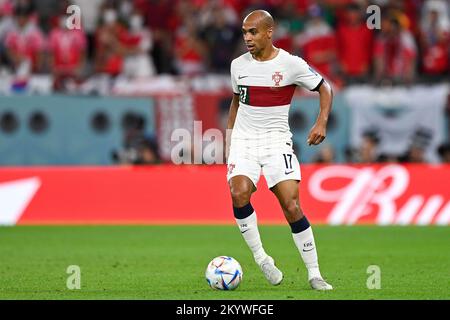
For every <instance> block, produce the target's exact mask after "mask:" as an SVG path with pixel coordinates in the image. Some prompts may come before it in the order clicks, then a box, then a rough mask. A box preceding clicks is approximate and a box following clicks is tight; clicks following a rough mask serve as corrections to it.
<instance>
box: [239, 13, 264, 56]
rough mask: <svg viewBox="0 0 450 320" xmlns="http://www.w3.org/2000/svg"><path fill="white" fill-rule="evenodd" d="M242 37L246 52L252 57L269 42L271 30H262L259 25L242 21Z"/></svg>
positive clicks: (262, 27)
mask: <svg viewBox="0 0 450 320" xmlns="http://www.w3.org/2000/svg"><path fill="white" fill-rule="evenodd" d="M242 35H243V36H244V42H245V45H246V47H247V50H248V51H250V53H251V54H252V55H258V54H259V53H260V52H261V51H263V50H264V49H265V48H266V47H267V46H268V44H269V42H270V36H271V29H267V28H264V26H261V24H257V23H255V22H253V21H244V23H243V25H242Z"/></svg>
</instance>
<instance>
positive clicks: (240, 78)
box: [238, 76, 250, 80]
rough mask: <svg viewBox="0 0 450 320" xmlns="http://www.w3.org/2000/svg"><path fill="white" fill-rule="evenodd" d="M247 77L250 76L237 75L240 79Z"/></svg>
mask: <svg viewBox="0 0 450 320" xmlns="http://www.w3.org/2000/svg"><path fill="white" fill-rule="evenodd" d="M248 77H250V76H238V79H239V80H241V79H244V78H248Z"/></svg>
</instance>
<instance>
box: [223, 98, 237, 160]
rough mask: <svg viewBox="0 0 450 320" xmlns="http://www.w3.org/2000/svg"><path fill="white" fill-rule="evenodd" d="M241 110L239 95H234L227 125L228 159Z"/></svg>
mask: <svg viewBox="0 0 450 320" xmlns="http://www.w3.org/2000/svg"><path fill="white" fill-rule="evenodd" d="M238 109H239V94H237V93H233V99H232V100H231V103H230V110H229V111H228V123H227V132H226V146H225V148H226V149H225V150H226V152H225V157H226V158H227V159H228V153H229V151H230V142H231V132H232V130H233V127H234V122H235V121H236V115H237V111H238Z"/></svg>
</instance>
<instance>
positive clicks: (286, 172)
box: [284, 170, 294, 174]
mask: <svg viewBox="0 0 450 320" xmlns="http://www.w3.org/2000/svg"><path fill="white" fill-rule="evenodd" d="M292 172H294V170H292V171H285V172H284V174H290V173H292Z"/></svg>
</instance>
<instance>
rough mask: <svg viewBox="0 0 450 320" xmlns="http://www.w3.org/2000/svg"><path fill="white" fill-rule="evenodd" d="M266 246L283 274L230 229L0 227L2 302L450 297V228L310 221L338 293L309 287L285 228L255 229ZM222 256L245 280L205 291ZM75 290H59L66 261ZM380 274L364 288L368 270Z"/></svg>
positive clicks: (325, 269)
mask: <svg viewBox="0 0 450 320" xmlns="http://www.w3.org/2000/svg"><path fill="white" fill-rule="evenodd" d="M260 232H261V237H262V239H263V243H264V245H265V248H266V251H267V252H268V253H269V254H271V255H272V256H273V257H274V258H275V260H276V262H277V265H278V266H279V268H280V269H281V270H282V271H283V272H284V275H285V277H284V280H283V282H282V284H281V285H279V286H276V287H273V286H271V285H269V283H268V282H266V280H265V279H264V277H263V275H262V273H261V272H260V271H259V269H258V267H257V266H256V264H255V263H254V262H253V258H252V256H251V253H250V251H249V249H248V248H247V246H246V244H245V242H244V240H243V239H242V237H241V235H240V233H239V230H238V229H237V227H235V226H231V225H230V226H18V227H2V228H0V299H152V300H179V299H180V300H181V299H183V300H185V299H186V300H190V299H201V300H203V299H219V300H222V299H226V300H228V299H231V300H233V299H270V300H279V299H282V300H290V299H297V300H303V299H450V228H449V227H376V226H352V227H331V226H314V234H315V238H316V244H317V247H318V253H319V263H320V267H321V271H322V274H323V276H324V277H325V278H326V279H327V280H329V282H330V283H331V284H332V285H333V286H334V288H335V290H333V291H331V292H314V291H312V290H311V289H310V288H309V284H308V283H307V281H306V276H307V274H306V269H305V267H304V265H303V262H302V261H301V260H300V255H299V253H298V251H297V250H296V248H295V245H294V243H293V240H292V237H291V234H290V229H289V227H288V226H287V225H286V226H260ZM219 255H230V256H233V257H235V258H236V259H237V260H238V261H239V262H240V263H241V265H242V268H243V271H244V276H243V281H242V283H241V285H240V286H239V288H238V289H237V290H235V291H217V290H213V289H211V288H209V287H208V285H207V283H206V281H205V278H204V272H205V269H206V266H207V264H208V262H209V261H210V260H211V259H212V258H214V257H215V256H219ZM69 265H78V266H79V267H80V269H81V289H79V290H69V289H68V288H67V287H66V281H67V278H68V277H69V276H70V274H67V273H66V271H67V267H68V266H69ZM370 265H377V266H379V267H380V270H381V289H378V290H377V289H372V290H369V289H368V288H367V286H366V282H367V279H368V277H369V276H370V274H368V273H367V268H368V267H369V266H370Z"/></svg>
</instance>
